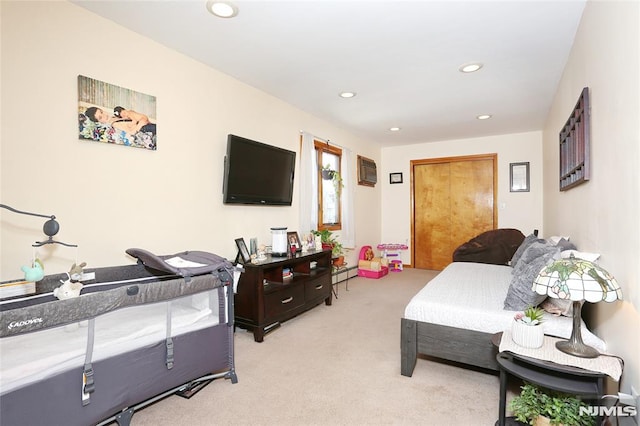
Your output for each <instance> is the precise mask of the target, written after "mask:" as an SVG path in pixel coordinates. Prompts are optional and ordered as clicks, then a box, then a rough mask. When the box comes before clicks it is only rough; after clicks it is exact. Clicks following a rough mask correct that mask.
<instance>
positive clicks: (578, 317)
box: [556, 300, 600, 358]
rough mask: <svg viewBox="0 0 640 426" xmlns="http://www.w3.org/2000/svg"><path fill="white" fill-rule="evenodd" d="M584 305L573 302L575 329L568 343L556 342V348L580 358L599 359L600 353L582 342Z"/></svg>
mask: <svg viewBox="0 0 640 426" xmlns="http://www.w3.org/2000/svg"><path fill="white" fill-rule="evenodd" d="M581 324H582V303H580V301H576V300H574V301H573V329H572V330H571V337H570V338H569V340H567V341H561V342H556V348H557V349H558V350H559V351H562V352H564V353H566V354H569V355H573V356H577V357H580V358H597V357H599V356H600V352H598V351H597V350H596V349H594V348H592V347H591V346H587V345H585V344H584V342H583V341H582V330H581V328H580V326H581Z"/></svg>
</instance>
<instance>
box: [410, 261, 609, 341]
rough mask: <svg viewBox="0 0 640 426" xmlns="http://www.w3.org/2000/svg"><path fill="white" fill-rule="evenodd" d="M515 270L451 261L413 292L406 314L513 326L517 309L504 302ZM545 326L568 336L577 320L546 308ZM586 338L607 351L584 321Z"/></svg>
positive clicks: (481, 327) (485, 327)
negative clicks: (511, 308) (548, 310)
mask: <svg viewBox="0 0 640 426" xmlns="http://www.w3.org/2000/svg"><path fill="white" fill-rule="evenodd" d="M511 271H512V268H511V267H510V266H502V265H491V264H484V263H471V262H454V263H451V264H450V265H449V266H447V267H446V268H445V269H444V270H443V271H442V272H440V273H439V274H438V275H437V276H436V277H435V278H433V279H432V280H431V281H430V282H429V283H428V284H427V285H425V286H424V287H423V288H422V289H421V290H420V291H419V292H418V293H417V294H416V295H415V296H413V298H412V299H411V301H410V302H409V304H408V305H407V306H406V308H405V311H404V317H405V318H407V319H411V320H415V321H420V322H427V323H432V324H439V325H446V326H450V327H457V328H463V329H468V330H475V331H480V332H485V333H491V334H493V333H497V332H500V331H504V330H506V329H510V327H511V322H512V321H513V316H514V314H515V313H516V311H506V310H504V308H503V306H504V299H505V297H506V295H507V290H508V289H509V284H510V282H511V277H512V275H511ZM543 327H544V331H545V334H549V335H552V336H557V337H563V338H566V339H568V338H569V337H570V336H571V330H572V327H573V320H572V318H570V317H564V316H560V317H557V316H554V315H551V314H549V313H546V312H545V315H544V322H543ZM582 339H583V341H584V342H585V344H587V345H589V346H593V347H594V348H596V349H598V350H599V351H600V352H602V353H605V352H606V345H605V343H604V341H603V340H602V339H600V338H599V337H597V336H596V335H594V334H593V333H592V332H591V331H589V330H588V329H587V327H586V326H585V324H584V322H583V323H582Z"/></svg>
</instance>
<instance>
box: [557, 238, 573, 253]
mask: <svg viewBox="0 0 640 426" xmlns="http://www.w3.org/2000/svg"><path fill="white" fill-rule="evenodd" d="M556 246H558V247H560V251H565V250H578V247H576V245H575V244H573V243H572V242H569V241H567V240H565V239H564V238H560V241H558V244H556Z"/></svg>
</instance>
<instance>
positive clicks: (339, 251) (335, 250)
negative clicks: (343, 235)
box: [331, 240, 344, 257]
mask: <svg viewBox="0 0 640 426" xmlns="http://www.w3.org/2000/svg"><path fill="white" fill-rule="evenodd" d="M343 254H344V248H343V247H342V243H341V242H338V241H337V240H334V242H333V247H331V256H332V257H340V256H342V255H343Z"/></svg>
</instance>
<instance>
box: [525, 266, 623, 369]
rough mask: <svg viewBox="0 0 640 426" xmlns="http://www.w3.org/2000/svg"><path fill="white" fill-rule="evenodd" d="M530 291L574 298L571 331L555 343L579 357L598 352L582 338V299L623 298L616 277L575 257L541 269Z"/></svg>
mask: <svg viewBox="0 0 640 426" xmlns="http://www.w3.org/2000/svg"><path fill="white" fill-rule="evenodd" d="M532 290H533V291H535V292H536V293H538V294H545V295H547V296H549V297H552V298H556V299H565V300H571V301H573V330H572V331H571V337H570V338H569V340H567V341H560V342H557V343H556V348H558V349H559V350H561V351H562V352H565V353H567V354H570V355H574V356H578V357H581V358H595V357H597V356H598V355H600V353H599V352H598V351H597V350H596V349H595V348H592V347H591V346H587V345H585V344H584V342H583V341H582V332H581V328H580V327H581V318H582V315H581V312H582V302H583V301H585V300H586V301H587V302H591V303H597V302H615V301H616V300H618V299H620V300H622V290H621V289H620V286H618V283H617V282H616V280H615V278H613V276H611V274H609V273H608V272H607V271H605V270H604V269H602V268H601V267H600V266H598V265H596V264H595V263H592V262H589V261H588V260H583V259H576V258H575V257H573V255H571V257H570V258H568V259H560V260H556V261H555V262H553V263H552V264H550V265H549V266H547V267H545V268H543V269H542V271H540V273H539V274H538V276H537V277H536V279H535V280H534V281H533V287H532Z"/></svg>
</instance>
